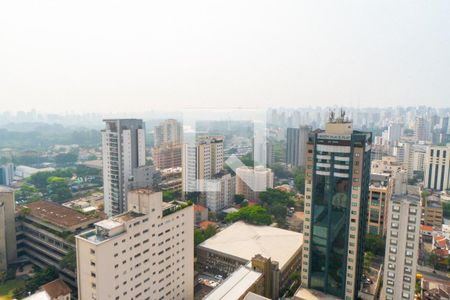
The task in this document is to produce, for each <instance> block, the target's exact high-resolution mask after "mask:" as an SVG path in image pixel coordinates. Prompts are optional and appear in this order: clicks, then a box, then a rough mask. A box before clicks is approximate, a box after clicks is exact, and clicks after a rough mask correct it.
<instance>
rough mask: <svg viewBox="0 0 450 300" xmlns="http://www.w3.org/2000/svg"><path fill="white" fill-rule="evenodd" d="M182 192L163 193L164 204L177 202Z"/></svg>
mask: <svg viewBox="0 0 450 300" xmlns="http://www.w3.org/2000/svg"><path fill="white" fill-rule="evenodd" d="M180 196H181V195H180V192H178V191H163V200H164V202H170V201H173V200H176V199H178V198H179V197H180Z"/></svg>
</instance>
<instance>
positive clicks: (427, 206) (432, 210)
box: [423, 194, 444, 230]
mask: <svg viewBox="0 0 450 300" xmlns="http://www.w3.org/2000/svg"><path fill="white" fill-rule="evenodd" d="M443 221H444V210H443V207H442V203H441V199H440V195H439V194H431V195H428V196H426V198H425V202H424V206H423V224H424V225H426V226H432V227H434V228H438V229H439V230H441V227H442V223H443Z"/></svg>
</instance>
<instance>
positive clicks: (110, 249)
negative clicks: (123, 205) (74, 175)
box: [76, 189, 194, 300]
mask: <svg viewBox="0 0 450 300" xmlns="http://www.w3.org/2000/svg"><path fill="white" fill-rule="evenodd" d="M128 203H129V207H130V211H128V212H126V213H123V214H120V215H117V216H114V217H112V218H110V219H107V220H103V221H100V222H98V223H96V224H95V229H94V230H91V231H88V232H85V233H83V234H81V235H78V236H77V237H76V250H77V251H76V253H77V266H78V272H77V273H78V274H77V275H78V297H79V299H80V300H87V299H89V300H91V299H97V300H108V299H113V300H120V299H123V300H129V299H134V300H139V299H141V300H150V299H151V300H162V299H173V300H179V299H185V300H191V299H193V297H194V282H193V281H194V237H193V233H194V210H193V206H192V205H189V204H186V203H181V202H172V203H165V202H163V201H162V193H161V192H152V191H151V190H149V189H138V190H133V191H130V192H129V195H128Z"/></svg>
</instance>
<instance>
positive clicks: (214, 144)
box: [182, 136, 224, 192]
mask: <svg viewBox="0 0 450 300" xmlns="http://www.w3.org/2000/svg"><path fill="white" fill-rule="evenodd" d="M223 155H224V153H223V137H221V136H201V137H199V138H198V139H197V141H196V143H195V145H190V144H184V145H183V153H182V162H183V167H182V172H183V175H182V178H183V192H196V191H203V190H206V182H205V181H206V180H209V179H212V178H213V176H214V175H216V174H219V173H220V172H221V171H222V169H223Z"/></svg>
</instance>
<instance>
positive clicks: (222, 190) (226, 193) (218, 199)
mask: <svg viewBox="0 0 450 300" xmlns="http://www.w3.org/2000/svg"><path fill="white" fill-rule="evenodd" d="M208 186H209V188H208V191H207V192H206V203H205V204H206V207H208V209H209V210H210V211H212V212H215V213H218V212H220V211H221V210H223V209H226V208H229V207H231V206H232V205H233V202H234V195H235V189H236V177H235V176H231V174H230V173H227V172H226V171H221V172H220V173H219V174H216V175H215V176H214V177H213V178H212V179H211V181H210V182H209V183H208Z"/></svg>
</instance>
